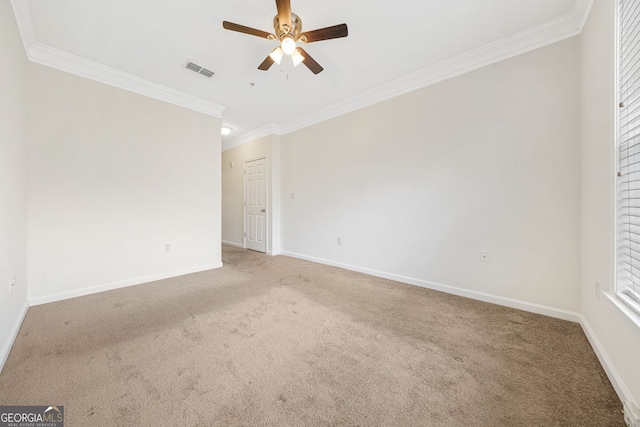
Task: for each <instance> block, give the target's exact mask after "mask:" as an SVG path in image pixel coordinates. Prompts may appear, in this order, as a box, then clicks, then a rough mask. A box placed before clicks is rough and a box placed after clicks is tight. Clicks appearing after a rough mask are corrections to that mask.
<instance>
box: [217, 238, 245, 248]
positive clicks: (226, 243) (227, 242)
mask: <svg viewBox="0 0 640 427" xmlns="http://www.w3.org/2000/svg"><path fill="white" fill-rule="evenodd" d="M222 244H223V245H229V246H233V247H235V248H242V249H245V247H244V245H241V244H240V243H234V242H229V241H227V240H223V241H222Z"/></svg>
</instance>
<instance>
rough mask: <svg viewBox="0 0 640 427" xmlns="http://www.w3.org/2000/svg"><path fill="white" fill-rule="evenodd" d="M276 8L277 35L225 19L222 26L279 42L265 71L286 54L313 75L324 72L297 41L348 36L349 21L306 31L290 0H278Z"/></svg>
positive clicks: (262, 67) (306, 41) (274, 20)
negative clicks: (292, 11) (292, 10)
mask: <svg viewBox="0 0 640 427" xmlns="http://www.w3.org/2000/svg"><path fill="white" fill-rule="evenodd" d="M276 8H277V9H278V14H277V15H276V16H275V18H273V29H274V30H275V34H274V33H268V32H266V31H261V30H256V29H255V28H251V27H245V26H244V25H239V24H234V23H233V22H228V21H223V22H222V26H223V27H224V28H225V29H227V30H231V31H237V32H239V33H245V34H249V35H252V36H258V37H262V38H265V39H267V40H279V41H280V46H278V47H276V48H275V49H274V50H273V51H272V52H271V53H270V54H269V55H268V56H267V57H266V58H265V60H264V61H263V62H262V64H260V65H259V66H258V69H259V70H263V71H266V70H268V69H269V68H271V66H272V65H273V63H274V62H275V63H277V64H280V61H281V60H282V58H283V57H284V55H290V56H291V60H292V61H293V65H294V66H296V65H298V64H300V62H302V63H303V64H304V65H306V66H307V68H309V69H310V70H311V72H313V74H318V73H319V72H321V71H322V70H323V68H322V66H321V65H320V64H318V63H317V62H316V60H315V59H313V58H312V57H311V55H309V54H308V53H307V52H306V51H305V50H304V49H303V48H301V47H299V46H297V45H296V43H297V42H300V43H312V42H319V41H321V40H329V39H337V38H340V37H347V35H349V31H348V29H347V24H340V25H334V26H331V27H326V28H320V29H318V30H313V31H306V32H304V33H303V32H302V20H301V19H300V17H299V16H298V15H296V14H295V13H291V2H290V0H276Z"/></svg>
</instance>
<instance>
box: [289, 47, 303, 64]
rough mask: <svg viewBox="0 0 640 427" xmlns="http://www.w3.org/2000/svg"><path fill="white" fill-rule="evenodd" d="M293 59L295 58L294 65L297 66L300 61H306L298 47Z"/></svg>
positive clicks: (292, 56) (292, 55)
mask: <svg viewBox="0 0 640 427" xmlns="http://www.w3.org/2000/svg"><path fill="white" fill-rule="evenodd" d="M291 59H292V60H293V66H294V67H297V66H298V64H299V63H301V62H302V61H304V56H302V54H301V53H300V50H298V49H296V50H294V51H293V53H292V54H291Z"/></svg>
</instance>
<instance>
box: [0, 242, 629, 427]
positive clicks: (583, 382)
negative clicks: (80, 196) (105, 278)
mask: <svg viewBox="0 0 640 427" xmlns="http://www.w3.org/2000/svg"><path fill="white" fill-rule="evenodd" d="M223 262H224V267H223V268H220V269H217V270H211V271H205V272H202V273H195V274H190V275H186V276H181V277H177V278H173V279H167V280H161V281H157V282H153V283H148V284H143V285H138V286H134V287H129V288H124V289H120V290H115V291H109V292H103V293H100V294H94V295H90V296H85V297H81V298H74V299H71V300H66V301H61V302H56V303H52V304H46V305H41V306H37V307H32V308H30V309H29V311H28V313H27V316H26V318H25V320H24V323H23V325H22V328H21V330H20V333H19V335H18V337H17V339H16V342H15V344H14V346H13V349H12V350H11V353H10V355H9V358H8V360H7V363H6V365H5V368H4V370H3V372H2V373H1V374H0V404H1V405H63V406H64V407H65V416H66V424H65V425H66V427H75V426H91V427H93V426H127V427H129V426H156V425H161V426H219V425H220V426H227V425H234V426H258V425H268V426H327V425H331V426H370V425H372V426H373V425H379V426H416V425H421V426H623V425H624V421H623V418H622V414H621V410H622V405H621V403H620V401H619V399H618V398H617V396H616V394H615V392H614V390H613V388H612V386H611V384H610V383H609V380H608V379H607V376H606V375H605V373H604V371H603V369H602V367H601V366H600V365H599V363H598V360H597V358H596V356H595V354H594V352H593V350H592V349H591V347H590V346H589V343H588V341H587V339H586V337H585V335H584V334H583V332H582V330H581V328H580V326H579V325H577V324H575V323H571V322H566V321H562V320H558V319H553V318H549V317H545V316H540V315H536V314H531V313H527V312H524V311H519V310H514V309H510V308H505V307H501V306H497V305H493V304H488V303H483V302H478V301H475V300H471V299H466V298H461V297H456V296H452V295H448V294H444V293H441V292H436V291H431V290H427V289H422V288H419V287H414V286H410V285H405V284H401V283H397V282H393V281H390V280H385V279H380V278H376V277H371V276H367V275H364V274H359V273H354V272H350V271H347V270H342V269H339V268H333V267H328V266H324V265H319V264H315V263H311V262H306V261H301V260H297V259H293V258H288V257H285V256H276V257H270V256H266V255H264V254H260V253H256V252H251V251H247V250H242V249H237V248H232V247H229V246H224V247H223Z"/></svg>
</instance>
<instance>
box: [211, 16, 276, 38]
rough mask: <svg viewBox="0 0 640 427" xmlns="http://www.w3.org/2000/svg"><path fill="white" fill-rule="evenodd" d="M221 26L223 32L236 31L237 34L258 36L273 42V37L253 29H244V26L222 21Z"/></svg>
mask: <svg viewBox="0 0 640 427" xmlns="http://www.w3.org/2000/svg"><path fill="white" fill-rule="evenodd" d="M222 26H223V27H224V29H225V30H231V31H237V32H239V33H244V34H249V35H251V36H258V37H262V38H264V39H269V40H274V39H275V38H276V36H275V35H273V34H271V33H267V32H266V31H262V30H256V29H255V28H251V27H245V26H244V25H240V24H234V23H233V22H228V21H222Z"/></svg>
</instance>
